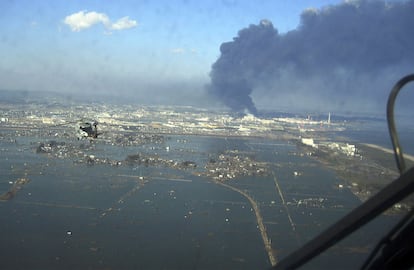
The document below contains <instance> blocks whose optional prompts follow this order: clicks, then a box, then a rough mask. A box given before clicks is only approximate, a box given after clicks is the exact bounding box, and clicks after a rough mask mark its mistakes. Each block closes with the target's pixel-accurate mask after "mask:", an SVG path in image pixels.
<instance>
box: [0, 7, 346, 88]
mask: <svg viewBox="0 0 414 270" xmlns="http://www.w3.org/2000/svg"><path fill="white" fill-rule="evenodd" d="M338 2H340V1H339V0H336V1H335V0H330V1H329V0H319V1H282V0H268V1H247V0H245V1H244V0H241V1H235V0H234V1H233V0H222V1H213V0H211V1H186V0H182V1H179V0H171V1H138V0H133V1H110V0H107V1H106V0H105V1H103V0H99V1H88V0H70V1H69V0H66V1H63V0H62V1H58V0H27V1H22V0H20V1H19V0H16V1H11V0H3V1H1V2H0V23H1V26H2V27H1V28H0V50H1V51H2V52H3V53H2V61H0V76H1V78H0V79H1V80H0V81H1V85H0V88H1V89H25V90H52V91H72V92H79V91H90V90H93V91H100V92H112V91H117V90H120V91H124V90H131V89H134V91H137V93H141V92H146V91H148V88H154V89H155V88H161V89H166V91H167V90H168V91H174V90H172V89H170V87H168V86H176V87H184V88H185V87H188V88H191V87H193V85H194V86H195V87H199V88H200V91H201V88H202V85H203V84H205V83H206V82H207V81H208V80H209V77H208V74H209V72H210V69H211V65H212V64H213V63H214V61H216V60H217V58H218V57H219V56H220V50H219V47H220V44H221V43H223V42H225V41H230V40H232V38H233V37H234V36H236V35H237V32H238V31H239V30H240V29H241V28H244V27H246V26H248V25H250V24H256V23H259V21H260V20H261V19H269V20H271V21H272V22H273V24H274V25H275V27H276V28H278V29H279V31H281V32H286V31H288V30H291V29H293V28H295V27H296V26H297V25H298V23H299V20H300V14H301V12H302V11H303V10H304V9H305V8H309V7H316V8H320V7H322V6H324V5H327V4H335V3H338Z"/></svg>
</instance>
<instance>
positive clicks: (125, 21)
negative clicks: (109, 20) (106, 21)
mask: <svg viewBox="0 0 414 270" xmlns="http://www.w3.org/2000/svg"><path fill="white" fill-rule="evenodd" d="M135 26H137V21H134V20H130V19H129V17H128V16H126V17H122V18H121V19H119V20H117V21H116V22H115V23H113V24H111V26H110V28H111V29H112V30H123V29H128V28H132V27H135Z"/></svg>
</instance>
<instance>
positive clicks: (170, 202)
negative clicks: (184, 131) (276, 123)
mask: <svg viewBox="0 0 414 270" xmlns="http://www.w3.org/2000/svg"><path fill="white" fill-rule="evenodd" d="M42 139H43V141H47V140H45V139H44V138H42ZM38 141H39V138H32V137H19V138H17V140H16V141H14V140H11V139H10V138H9V137H7V136H5V137H2V139H1V140H0V151H1V152H0V153H1V155H0V157H1V158H0V175H1V179H0V192H1V193H4V192H7V190H9V189H10V186H11V182H12V181H15V180H16V179H17V178H21V177H27V178H29V179H30V182H29V183H27V184H25V185H24V186H22V187H21V190H19V191H18V192H17V194H16V195H15V197H14V198H13V199H11V200H9V201H4V202H0V231H1V232H2V236H1V237H2V239H1V242H0V252H1V265H2V267H1V268H2V269H268V268H269V267H270V262H269V259H268V254H267V253H266V251H265V248H264V244H263V241H262V238H261V236H260V232H259V230H258V226H257V222H256V216H255V213H254V211H253V209H252V207H251V205H250V203H249V201H248V200H247V199H246V198H245V197H243V196H242V195H241V194H239V193H237V192H235V191H233V190H230V189H228V188H225V187H223V186H220V185H217V184H215V183H214V182H213V181H211V180H210V179H207V178H206V177H201V176H197V175H196V173H197V172H201V171H203V166H204V165H205V164H206V162H207V161H208V160H209V159H210V158H211V157H215V156H217V155H218V154H219V153H222V152H223V151H225V150H238V151H240V153H246V154H248V155H251V156H253V157H254V158H255V159H256V160H258V161H264V162H267V163H268V166H269V175H267V176H262V177H259V176H255V177H241V178H239V179H232V180H230V182H228V184H231V185H232V186H234V187H236V188H238V189H240V190H243V191H245V192H247V193H248V194H249V195H250V196H251V197H252V198H253V199H254V200H255V201H256V202H257V203H258V204H259V207H260V211H261V213H262V217H263V221H264V225H265V227H266V231H267V235H268V237H269V239H270V240H271V241H272V242H271V243H272V248H273V253H274V255H275V257H276V259H277V260H280V259H282V258H283V257H285V256H286V255H288V254H289V253H290V252H292V251H293V250H295V249H296V248H298V247H300V246H301V245H302V244H304V243H305V242H306V241H308V240H310V239H311V238H312V237H314V236H315V235H317V234H318V233H320V232H321V231H322V230H323V229H325V228H327V226H329V225H330V224H332V223H333V222H334V221H335V220H337V219H338V218H340V217H342V216H344V215H345V214H346V213H348V212H349V211H350V210H351V209H352V208H354V207H356V206H357V205H359V204H360V202H359V201H358V199H357V198H356V197H355V196H354V195H353V194H352V193H351V192H350V191H349V189H347V188H346V187H344V188H339V185H341V184H343V185H345V182H344V181H342V180H341V179H338V178H337V177H336V176H335V174H334V173H333V172H332V171H329V170H327V169H324V168H323V167H321V166H320V164H319V163H318V162H317V161H315V160H312V159H311V158H309V157H307V156H303V155H301V153H300V152H299V150H298V149H297V148H296V146H295V145H294V144H292V143H290V142H287V141H269V140H264V139H257V138H252V139H240V138H218V137H201V136H197V137H196V136H171V137H169V138H168V139H167V140H166V141H165V143H163V144H153V145H143V146H131V147H122V146H112V145H107V144H104V143H102V142H99V140H98V141H96V142H95V144H94V147H93V149H92V150H89V152H88V154H93V155H95V156H96V157H102V158H104V157H106V158H111V159H117V160H120V161H123V160H124V159H125V158H126V157H127V155H130V154H136V153H147V154H151V153H152V154H155V153H157V154H158V155H159V156H163V157H164V158H167V159H173V160H180V161H185V160H191V161H195V162H196V164H197V165H198V166H197V168H195V169H187V170H177V169H171V168H165V167H162V166H147V167H146V166H143V165H140V166H138V165H134V166H129V165H124V164H122V165H121V166H110V165H108V164H96V165H86V164H83V163H81V164H79V163H76V162H74V158H57V157H50V156H47V155H46V154H37V153H35V151H34V149H35V148H36V146H37V145H38V144H37V143H36V142H38ZM73 143H76V142H73ZM395 220H396V217H392V216H383V217H381V218H380V219H379V220H378V221H376V222H374V223H373V224H369V225H368V226H367V228H365V229H364V230H363V231H361V232H357V233H356V234H354V235H352V236H351V238H350V239H347V240H345V241H343V242H341V243H340V244H339V245H337V246H335V247H333V248H331V249H330V250H329V251H328V252H327V253H326V254H325V255H323V256H321V257H320V258H318V259H317V260H315V261H313V262H311V263H310V264H309V265H308V266H307V268H327V267H329V268H335V269H340V268H343V269H349V268H357V267H359V266H360V265H361V264H362V262H363V260H364V258H366V257H367V255H368V254H369V251H370V249H371V248H372V246H373V245H374V244H375V243H376V241H377V240H378V237H379V236H380V235H381V234H382V233H383V232H384V230H385V229H386V228H387V227H389V226H391V224H393V223H395Z"/></svg>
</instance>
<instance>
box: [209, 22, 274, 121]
mask: <svg viewBox="0 0 414 270" xmlns="http://www.w3.org/2000/svg"><path fill="white" fill-rule="evenodd" d="M277 37H278V33H277V31H276V30H275V29H274V28H273V25H272V23H271V22H269V21H268V20H262V21H261V22H260V24H259V25H250V26H249V28H245V29H242V30H240V31H239V33H238V36H237V37H235V38H234V39H233V41H231V42H226V43H223V44H221V46H220V52H221V55H220V57H219V59H217V61H216V62H215V63H214V64H213V66H212V69H211V72H210V78H211V83H210V84H209V85H208V86H207V91H208V93H209V94H211V95H212V96H214V97H216V98H217V99H218V100H220V101H221V102H222V103H223V104H224V105H226V106H227V107H229V108H230V109H231V110H233V111H235V112H241V113H244V112H246V110H247V111H249V112H250V113H252V114H254V115H256V114H257V109H256V106H255V105H254V103H253V100H252V98H251V96H250V94H251V93H252V91H253V88H254V84H255V83H254V82H255V80H256V79H257V78H256V77H257V76H258V75H259V74H260V73H261V70H262V67H263V64H262V63H266V62H267V61H268V60H269V59H268V57H269V55H268V52H269V50H268V46H269V45H270V46H272V45H271V44H272V43H273V42H275V40H276V39H277ZM258 48H259V49H260V48H264V50H262V51H260V50H258ZM265 48H266V49H265ZM258 51H259V52H258Z"/></svg>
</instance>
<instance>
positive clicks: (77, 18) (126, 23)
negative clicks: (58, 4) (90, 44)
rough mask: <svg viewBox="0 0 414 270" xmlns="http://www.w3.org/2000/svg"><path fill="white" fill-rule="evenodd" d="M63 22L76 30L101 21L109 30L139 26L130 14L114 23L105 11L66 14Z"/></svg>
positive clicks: (83, 11)
mask: <svg viewBox="0 0 414 270" xmlns="http://www.w3.org/2000/svg"><path fill="white" fill-rule="evenodd" d="M63 22H64V23H65V24H67V25H68V26H69V27H70V29H71V30H72V31H74V32H79V31H81V30H84V29H87V28H90V27H92V26H93V25H95V24H99V23H102V24H103V25H104V26H105V28H107V29H109V30H123V29H128V28H132V27H135V26H137V22H136V21H134V20H130V19H129V17H128V16H126V17H122V18H121V19H119V20H118V21H116V22H115V23H112V22H111V20H110V19H109V17H108V16H107V15H106V14H105V13H98V12H95V11H91V12H86V11H85V10H82V11H79V12H77V13H73V14H71V15H69V16H66V18H65V19H64V21H63Z"/></svg>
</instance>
